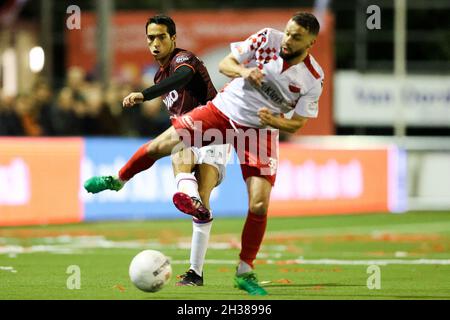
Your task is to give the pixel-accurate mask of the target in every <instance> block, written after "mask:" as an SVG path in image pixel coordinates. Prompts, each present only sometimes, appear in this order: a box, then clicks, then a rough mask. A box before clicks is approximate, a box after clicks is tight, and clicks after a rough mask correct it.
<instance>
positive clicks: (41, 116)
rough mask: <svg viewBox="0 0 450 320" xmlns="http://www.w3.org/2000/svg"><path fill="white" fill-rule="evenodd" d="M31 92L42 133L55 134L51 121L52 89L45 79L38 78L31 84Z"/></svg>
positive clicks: (46, 134)
mask: <svg viewBox="0 0 450 320" xmlns="http://www.w3.org/2000/svg"><path fill="white" fill-rule="evenodd" d="M33 94H34V98H35V105H36V109H37V113H38V121H39V124H40V125H41V128H42V135H45V136H52V135H55V130H54V129H53V122H52V99H53V92H52V89H51V88H50V86H49V85H48V83H47V82H46V81H44V80H39V81H37V82H36V83H35V85H34V86H33Z"/></svg>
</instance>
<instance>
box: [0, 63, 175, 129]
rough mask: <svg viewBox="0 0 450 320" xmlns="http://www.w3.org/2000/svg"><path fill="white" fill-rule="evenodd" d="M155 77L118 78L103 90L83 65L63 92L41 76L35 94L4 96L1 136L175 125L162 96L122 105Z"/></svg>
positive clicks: (0, 101)
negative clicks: (55, 88)
mask: <svg viewBox="0 0 450 320" xmlns="http://www.w3.org/2000/svg"><path fill="white" fill-rule="evenodd" d="M155 70H156V69H155ZM155 70H153V69H152V70H151V71H152V72H153V71H155ZM135 73H136V77H137V75H138V74H139V73H138V72H137V71H136V72H135ZM152 76H153V74H150V75H149V76H148V77H146V78H144V79H141V80H138V78H136V79H135V78H133V79H134V80H133V81H127V82H124V83H120V84H118V83H116V82H114V81H112V82H111V85H110V86H109V87H108V88H106V89H103V88H102V86H101V85H100V83H98V82H96V81H94V80H93V79H89V81H87V78H86V73H85V71H84V70H83V69H81V68H78V67H72V68H70V69H69V70H68V71H67V79H66V86H65V87H63V88H62V89H60V90H59V91H57V92H53V90H52V88H51V87H50V86H49V84H48V83H47V82H46V81H45V79H42V78H40V79H38V80H37V81H36V83H35V84H34V85H33V88H32V90H31V92H30V93H27V94H21V95H19V96H17V97H3V96H2V97H0V135H10V136H12V135H27V136H44V135H45V136H83V135H90V136H92V135H95V136H156V135H158V134H159V133H161V132H163V131H164V130H165V129H167V128H168V127H169V126H170V119H169V115H168V113H167V110H166V108H165V107H164V106H163V104H162V102H161V99H160V98H157V99H154V100H152V101H147V102H145V103H143V104H141V105H139V106H136V107H134V108H127V109H124V108H123V107H122V100H123V98H124V97H125V96H127V95H128V94H129V93H130V92H133V91H141V90H142V89H143V88H146V87H149V86H151V85H152V84H153V83H152V79H151V78H152Z"/></svg>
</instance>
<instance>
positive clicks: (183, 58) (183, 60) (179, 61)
mask: <svg viewBox="0 0 450 320" xmlns="http://www.w3.org/2000/svg"><path fill="white" fill-rule="evenodd" d="M188 60H189V57H188V56H178V57H177V58H176V59H175V62H176V63H182V62H185V61H188Z"/></svg>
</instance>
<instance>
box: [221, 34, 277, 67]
mask: <svg viewBox="0 0 450 320" xmlns="http://www.w3.org/2000/svg"><path fill="white" fill-rule="evenodd" d="M267 33H268V29H262V30H260V31H258V32H257V33H255V34H252V35H251V36H250V37H248V38H247V40H245V41H240V42H233V43H231V44H230V48H231V53H232V54H233V56H234V57H235V58H236V60H237V61H238V62H239V63H247V62H249V61H250V60H252V59H253V58H254V57H255V52H256V50H257V49H258V48H260V47H261V46H262V45H263V44H264V43H266V42H267Z"/></svg>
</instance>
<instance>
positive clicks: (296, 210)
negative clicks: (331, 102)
mask: <svg viewBox="0 0 450 320" xmlns="http://www.w3.org/2000/svg"><path fill="white" fill-rule="evenodd" d="M391 152H393V150H391V149H389V148H380V149H356V150H355V149H349V150H346V149H339V150H338V149H323V148H322V149H321V148H310V147H302V146H299V145H294V144H282V145H281V146H280V158H279V159H280V163H279V168H278V174H277V181H276V184H275V187H274V189H273V191H272V195H271V202H270V208H269V214H270V215H272V216H293V215H296V216H297V215H321V214H348V213H364V212H389V211H391V209H392V208H393V207H395V204H393V203H391V202H392V201H395V199H394V196H393V193H397V191H396V190H398V189H397V188H398V186H397V185H396V184H394V183H393V182H392V181H394V182H395V181H396V179H397V178H398V176H397V174H396V173H395V172H394V170H393V168H392V166H394V165H395V164H393V163H392V161H391V159H392V156H391V154H390V153H391Z"/></svg>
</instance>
